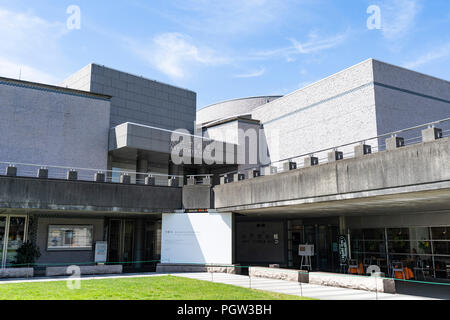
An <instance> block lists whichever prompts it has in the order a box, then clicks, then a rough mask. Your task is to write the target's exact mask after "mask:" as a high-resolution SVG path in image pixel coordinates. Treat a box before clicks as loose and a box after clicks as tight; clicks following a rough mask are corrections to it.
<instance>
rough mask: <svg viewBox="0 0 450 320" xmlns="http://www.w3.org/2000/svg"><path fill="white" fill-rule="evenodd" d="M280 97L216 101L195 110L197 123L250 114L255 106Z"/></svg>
mask: <svg viewBox="0 0 450 320" xmlns="http://www.w3.org/2000/svg"><path fill="white" fill-rule="evenodd" d="M280 97H281V96H264V97H251V98H243V99H235V100H229V101H225V102H220V103H216V104H213V105H210V106H207V107H205V108H203V109H201V110H199V111H197V123H199V124H202V123H206V122H210V121H214V120H219V119H224V118H229V117H233V116H237V115H242V114H250V113H251V112H252V110H254V109H255V108H257V107H260V106H262V105H264V104H266V103H268V102H271V101H274V100H276V99H278V98H280Z"/></svg>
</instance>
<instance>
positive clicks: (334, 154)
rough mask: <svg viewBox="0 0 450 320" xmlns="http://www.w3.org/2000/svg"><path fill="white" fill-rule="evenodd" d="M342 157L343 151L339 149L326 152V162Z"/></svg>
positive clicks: (341, 158)
mask: <svg viewBox="0 0 450 320" xmlns="http://www.w3.org/2000/svg"><path fill="white" fill-rule="evenodd" d="M343 159H344V153H343V152H341V151H332V152H329V153H328V162H336V161H340V160H343Z"/></svg>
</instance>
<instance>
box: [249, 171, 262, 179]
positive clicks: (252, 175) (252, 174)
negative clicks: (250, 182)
mask: <svg viewBox="0 0 450 320" xmlns="http://www.w3.org/2000/svg"><path fill="white" fill-rule="evenodd" d="M260 176H261V171H260V170H254V169H252V170H248V178H249V179H254V178H257V177H260Z"/></svg>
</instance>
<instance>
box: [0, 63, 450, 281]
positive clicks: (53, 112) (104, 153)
mask: <svg viewBox="0 0 450 320" xmlns="http://www.w3.org/2000/svg"><path fill="white" fill-rule="evenodd" d="M0 101H1V102H2V104H1V108H2V116H1V117H0V121H1V124H2V126H1V129H0V130H2V131H1V133H2V134H1V136H0V146H1V149H0V162H2V163H3V167H2V168H1V170H2V171H3V172H4V173H5V175H3V176H0V249H1V250H2V251H1V252H0V258H1V265H2V267H3V268H4V269H3V270H9V269H7V268H6V269H5V267H9V266H14V265H16V266H17V264H18V262H17V250H18V248H20V246H21V245H22V244H23V243H24V242H25V241H27V240H31V241H32V242H33V243H35V244H37V245H38V246H39V248H40V252H41V256H40V258H39V259H38V261H37V262H38V263H39V264H40V266H41V268H36V270H35V271H36V272H39V271H40V272H44V271H45V269H46V271H47V273H48V274H49V273H50V274H53V273H52V272H57V270H49V268H50V267H48V268H45V265H48V264H54V263H57V264H63V265H68V264H83V265H85V264H87V265H89V264H92V267H94V266H95V265H96V263H97V262H105V261H104V260H102V259H106V262H108V265H107V266H106V267H104V269H106V270H109V271H111V270H112V269H108V268H109V267H111V265H119V266H123V268H125V269H126V270H136V269H138V270H154V269H155V267H156V264H157V263H156V262H157V261H161V263H162V265H160V270H162V269H164V268H166V269H167V270H169V269H170V268H172V269H171V270H175V269H177V268H178V269H179V268H184V269H186V268H191V269H196V270H199V268H200V267H199V266H198V264H203V265H211V264H213V265H214V264H215V265H216V266H211V268H216V269H214V270H222V271H223V270H225V271H227V272H228V271H230V270H229V268H232V266H231V265H234V264H243V265H252V266H268V265H271V264H278V265H280V267H282V268H297V269H299V268H300V263H301V260H300V255H299V254H300V253H301V252H299V249H300V246H302V247H301V248H304V249H305V248H306V247H305V246H307V245H314V254H313V255H312V260H311V265H310V266H307V267H308V268H310V270H311V271H314V270H319V271H329V272H348V271H349V270H350V271H352V270H353V268H352V267H351V266H352V265H353V263H355V264H356V265H358V267H359V265H360V264H363V266H364V267H365V268H366V269H367V267H368V266H370V265H376V266H379V267H380V268H381V269H382V271H383V272H385V273H386V274H387V275H389V276H390V275H391V274H392V270H393V268H394V267H395V265H396V263H397V264H399V263H400V262H401V263H402V264H404V266H405V267H406V266H408V267H409V268H411V269H412V270H414V271H416V273H417V276H419V273H420V275H422V276H423V277H424V278H427V279H429V280H434V279H449V278H450V247H449V246H450V238H449V235H450V176H449V172H450V162H449V161H448V159H450V140H449V138H448V136H449V132H450V131H449V129H450V121H449V119H448V118H450V83H449V82H448V81H445V80H440V79H436V78H433V77H430V76H426V75H422V74H419V73H416V72H413V71H410V70H405V69H403V68H399V67H396V66H392V65H389V64H386V63H382V62H379V61H376V60H373V59H370V60H367V61H364V62H362V63H360V64H358V65H356V66H353V67H351V68H349V69H346V70H344V71H342V72H339V73H337V74H335V75H332V76H330V77H328V78H326V79H323V80H321V81H318V82H317V83H314V84H312V85H310V86H308V87H306V88H302V89H300V90H297V91H295V92H293V93H291V94H288V95H286V96H284V97H281V96H264V97H253V98H245V99H236V100H230V101H226V102H222V103H218V104H215V105H212V106H209V107H206V108H203V109H201V110H199V111H198V112H196V94H195V93H194V92H192V91H189V90H184V89H180V88H177V87H174V86H171V85H167V84H163V83H159V82H156V81H152V80H148V79H144V78H142V77H137V76H133V75H130V74H127V73H124V72H120V71H116V70H113V69H110V68H107V67H104V66H99V65H96V64H91V65H88V66H87V67H85V68H84V69H82V70H81V71H79V72H77V73H76V74H74V75H73V76H71V77H70V78H69V79H67V80H66V81H64V82H63V83H62V84H61V86H60V87H51V86H47V85H43V84H34V83H27V82H24V81H18V80H12V79H2V80H1V81H0ZM195 121H196V123H197V125H196V126H194V122H195ZM16 124H20V126H18V125H16ZM5 128H7V129H5ZM180 128H181V129H185V134H184V136H186V137H188V138H189V139H188V140H189V142H188V143H186V145H187V149H188V150H189V154H188V156H187V158H188V159H189V160H195V159H197V158H202V157H200V155H201V156H203V155H204V154H205V152H206V151H208V152H210V153H211V154H212V155H213V156H214V157H215V158H216V159H222V160H225V159H228V157H231V158H232V160H233V161H230V162H228V161H222V162H221V163H215V164H213V165H206V164H205V161H204V159H203V160H202V161H201V162H198V163H195V162H193V163H192V162H189V163H187V164H186V163H184V164H177V165H175V164H174V163H173V160H174V159H173V155H172V152H173V150H174V147H175V146H174V141H173V139H172V138H173V134H174V130H177V129H180ZM261 129H263V130H261ZM404 129H410V130H407V131H404ZM397 131H398V132H397ZM242 132H243V133H244V134H243V135H241V133H242ZM252 132H256V134H255V135H252ZM195 139H199V140H200V143H199V146H200V147H199V150H197V149H196V148H197V147H198V146H196V145H195ZM192 141H194V143H191V142H192ZM255 145H256V146H257V147H258V148H257V149H259V150H257V153H256V154H257V157H256V158H255V157H254V155H255V154H254V152H253V151H254V150H253V148H254V147H255ZM214 146H216V147H217V149H214ZM222 148H223V149H224V150H225V152H224V153H223V154H220V152H219V151H220V150H222ZM193 149H195V150H193ZM238 150H240V151H242V154H239V153H237V155H236V151H238ZM198 151H200V152H198ZM240 155H243V157H242V158H243V161H237V160H242V159H239V158H240ZM71 169H72V170H71ZM46 170H47V171H46ZM45 173H48V175H45ZM105 243H106V244H107V250H106V256H104V258H102V259H101V258H99V257H98V256H99V255H100V253H101V250H98V249H99V248H101V246H102V245H104V244H105ZM344 245H345V250H343V248H344ZM343 252H346V253H347V254H346V255H345V256H344V255H343ZM184 264H189V266H186V265H184ZM217 265H220V266H217ZM224 265H226V266H224ZM95 267H98V268H100V269H101V266H95ZM161 268H162V269H161ZM224 268H225V269H224ZM40 269H42V270H40ZM200 269H201V268H200ZM115 270H116V269H115ZM116 271H117V270H116ZM5 272H6V271H5ZM62 272H63V273H64V270H63V271H62ZM90 272H92V271H90ZM103 272H106V271H105V270H103ZM0 274H1V273H0ZM392 275H394V276H396V274H395V273H394V274H392Z"/></svg>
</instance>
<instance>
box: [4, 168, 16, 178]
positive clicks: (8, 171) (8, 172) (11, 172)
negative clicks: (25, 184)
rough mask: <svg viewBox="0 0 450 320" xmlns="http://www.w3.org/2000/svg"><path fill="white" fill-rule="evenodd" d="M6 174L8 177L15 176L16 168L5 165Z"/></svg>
mask: <svg viewBox="0 0 450 320" xmlns="http://www.w3.org/2000/svg"><path fill="white" fill-rule="evenodd" d="M6 175H7V176H8V177H16V176H17V168H16V167H14V166H8V167H6Z"/></svg>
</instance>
